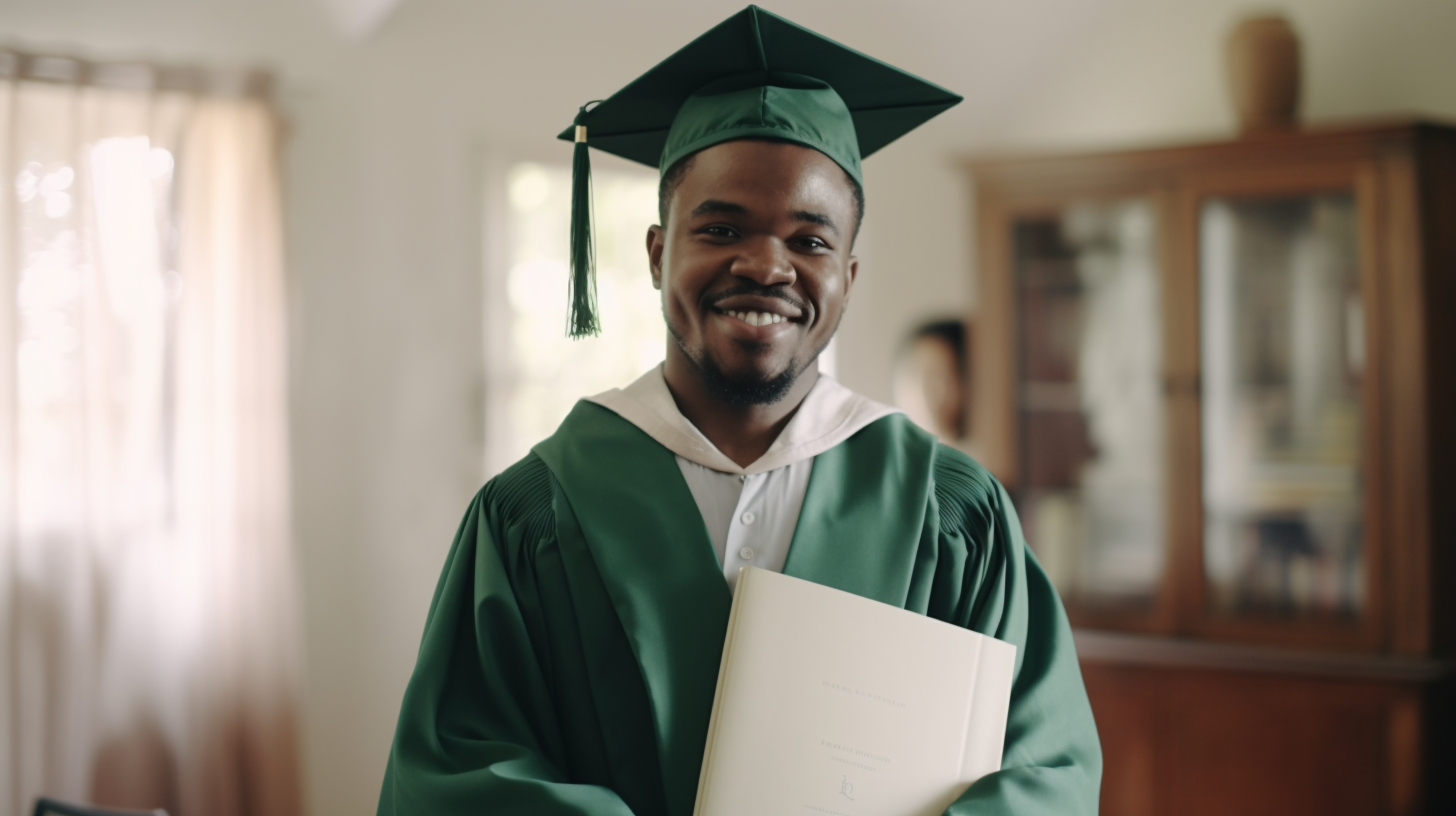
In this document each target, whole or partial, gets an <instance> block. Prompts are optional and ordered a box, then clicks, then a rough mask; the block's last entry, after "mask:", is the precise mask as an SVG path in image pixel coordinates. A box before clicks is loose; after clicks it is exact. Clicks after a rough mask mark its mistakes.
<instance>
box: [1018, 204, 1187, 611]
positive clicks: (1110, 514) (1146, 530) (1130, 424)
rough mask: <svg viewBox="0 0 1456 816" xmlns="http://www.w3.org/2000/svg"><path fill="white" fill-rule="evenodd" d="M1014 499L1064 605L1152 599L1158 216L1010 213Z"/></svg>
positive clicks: (1157, 518)
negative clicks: (1013, 315) (1014, 361)
mask: <svg viewBox="0 0 1456 816" xmlns="http://www.w3.org/2000/svg"><path fill="white" fill-rule="evenodd" d="M1011 229H1012V236H1011V237H1012V247H1011V249H1012V259H1011V260H1012V270H1013V276H1014V293H1015V294H1014V298H1015V302H1014V307H1015V310H1016V315H1017V319H1016V324H1017V329H1016V337H1015V339H1016V352H1017V358H1018V359H1017V369H1016V389H1017V404H1016V417H1017V420H1016V427H1017V434H1016V435H1017V451H1016V457H1017V459H1018V460H1019V461H1018V466H1017V473H1018V478H1017V483H1016V485H1015V491H1014V492H1015V498H1016V501H1017V504H1018V506H1019V510H1020V514H1021V518H1022V522H1023V524H1024V526H1025V528H1026V531H1027V537H1028V540H1029V541H1030V543H1031V545H1032V547H1033V549H1034V550H1035V552H1036V554H1037V557H1038V559H1039V560H1040V561H1041V563H1042V565H1043V567H1044V568H1045V569H1046V571H1047V573H1048V575H1049V576H1050V577H1051V579H1052V581H1053V583H1054V584H1055V585H1056V586H1057V589H1058V591H1059V592H1060V593H1061V594H1062V596H1063V597H1064V598H1065V599H1067V601H1068V603H1069V604H1070V605H1072V606H1073V607H1074V608H1075V607H1081V608H1083V609H1086V608H1092V607H1130V606H1131V607H1150V606H1151V605H1152V604H1153V603H1154V602H1155V601H1156V597H1157V593H1158V589H1159V587H1160V585H1161V583H1162V578H1163V570H1164V564H1165V551H1166V548H1165V543H1164V542H1165V539H1166V536H1165V513H1166V505H1167V502H1166V500H1165V489H1166V488H1165V480H1164V467H1165V466H1164V459H1165V456H1164V436H1165V434H1164V398H1163V391H1162V387H1161V380H1160V370H1161V365H1162V347H1163V344H1162V309H1161V288H1160V285H1159V280H1160V274H1159V264H1158V258H1159V253H1158V223H1157V210H1156V208H1155V206H1154V204H1153V202H1152V201H1151V200H1148V199H1129V200H1123V201H1110V202H1099V203H1087V204H1079V205H1074V206H1069V207H1066V208H1063V209H1061V210H1060V211H1058V212H1053V213H1050V214H1044V215H1035V216H1031V215H1021V216H1017V217H1015V218H1013V220H1012V223H1011Z"/></svg>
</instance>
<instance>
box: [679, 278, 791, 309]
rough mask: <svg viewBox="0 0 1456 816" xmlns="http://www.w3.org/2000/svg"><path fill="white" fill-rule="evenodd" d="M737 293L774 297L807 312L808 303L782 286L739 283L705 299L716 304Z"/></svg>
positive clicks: (710, 303)
mask: <svg viewBox="0 0 1456 816" xmlns="http://www.w3.org/2000/svg"><path fill="white" fill-rule="evenodd" d="M739 295H754V296H757V297H766V298H775V299H777V300H782V301H783V302H785V303H787V304H789V305H791V306H793V307H794V308H796V309H798V310H800V311H802V312H808V310H809V304H808V303H805V302H804V301H803V300H800V299H799V298H797V297H795V296H794V295H793V293H791V292H789V290H788V289H786V288H785V287H783V286H761V285H759V284H757V283H740V284H738V285H737V286H734V287H733V288H731V289H724V290H723V291H721V292H716V293H714V294H711V295H709V296H708V297H707V298H705V300H706V301H707V304H708V305H709V306H717V305H718V304H719V303H721V302H722V301H725V300H727V299H728V298H731V297H738V296H739Z"/></svg>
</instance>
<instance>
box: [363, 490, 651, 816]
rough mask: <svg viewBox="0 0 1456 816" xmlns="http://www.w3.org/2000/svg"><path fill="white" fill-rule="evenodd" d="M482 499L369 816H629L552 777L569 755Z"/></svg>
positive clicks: (448, 572)
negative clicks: (483, 814) (374, 809)
mask: <svg viewBox="0 0 1456 816" xmlns="http://www.w3.org/2000/svg"><path fill="white" fill-rule="evenodd" d="M488 491H489V488H488V487H487V489H486V490H483V491H482V492H481V495H479V496H477V497H476V499H475V501H474V502H473V503H472V505H471V507H470V510H469V511H468V512H467V513H466V516H465V519H464V521H463V522H462V523H461V525H460V530H459V532H457V533H456V536H455V542H454V544H453V545H452V546H451V548H450V555H449V558H448V559H447V560H446V563H445V569H444V572H443V574H442V575H441V577H440V583H439V585H438V586H437V588H436V590H435V597H434V600H433V601H432V602H431V605H430V613H429V617H428V620H427V622H426V624H425V633H424V637H423V639H422V641H421V644H420V652H419V657H418V661H417V663H416V665H415V671H414V675H413V676H412V677H411V678H410V682H409V686H408V688H407V689H406V691H405V696H404V702H403V704H402V705H401V708H400V714H399V724H398V726H397V727H396V731H395V737H394V744H393V746H392V747H391V749H390V754H389V764H388V766H387V768H386V770H385V776H384V786H383V790H382V791H381V793H380V797H379V810H378V814H379V816H396V815H397V816H417V814H431V816H451V814H467V813H470V814H474V813H481V812H490V813H492V814H502V816H507V815H508V814H532V815H533V816H555V815H558V814H559V815H560V816H568V815H570V814H592V815H593V816H631V813H632V812H631V810H630V809H629V808H628V807H627V805H626V804H625V803H624V802H623V801H622V799H621V797H619V796H618V795H617V794H616V793H615V792H613V791H611V790H609V789H608V788H605V787H602V786H599V785H583V784H572V783H570V782H568V781H567V780H566V777H565V775H564V774H563V772H562V770H561V769H562V766H563V764H564V762H565V757H566V755H567V754H566V750H567V749H566V746H565V745H564V744H563V739H562V736H561V729H560V727H559V723H558V721H557V715H556V707H555V706H554V704H553V701H552V699H551V697H550V694H549V691H548V689H549V685H548V682H547V678H546V673H545V672H544V671H543V669H542V667H541V665H540V663H539V661H538V659H537V656H536V650H535V649H534V648H533V646H532V642H531V637H530V633H529V628H528V626H527V623H526V619H525V617H524V616H523V614H522V607H523V605H525V604H524V603H523V601H524V599H523V598H521V597H518V593H517V591H516V590H515V589H514V588H513V586H512V582H511V580H510V575H511V573H510V572H509V571H508V568H507V564H506V560H505V559H504V558H503V557H502V549H501V547H500V546H498V545H499V544H500V543H501V542H498V541H496V540H495V539H496V538H497V537H498V536H499V535H501V533H499V532H493V530H492V528H493V527H494V525H492V524H491V523H490V519H489V515H490V513H491V508H490V503H489V501H488V498H487V494H488ZM521 591H522V592H530V591H531V589H530V588H529V587H526V586H523V587H522V588H521Z"/></svg>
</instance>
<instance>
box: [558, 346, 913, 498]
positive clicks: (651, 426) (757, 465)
mask: <svg viewBox="0 0 1456 816" xmlns="http://www.w3.org/2000/svg"><path fill="white" fill-rule="evenodd" d="M587 399H588V400H590V401H591V402H595V403H596V404H598V405H600V406H602V407H604V408H607V409H610V410H611V411H613V412H614V413H616V414H617V415H618V416H620V417H622V418H623V419H625V420H627V421H628V422H630V423H632V424H633V425H636V426H637V427H638V428H641V429H642V432H643V433H645V434H647V435H648V436H650V437H652V438H653V439H655V440H656V441H657V443H658V444H660V445H662V446H663V447H664V448H667V449H668V450H670V451H672V452H673V453H675V454H677V455H678V456H681V457H682V458H684V459H687V460H688V461H689V462H696V463H698V464H700V465H702V466H703V467H707V468H712V469H713V470H718V471H722V472H724V473H732V474H735V475H746V474H753V473H764V472H766V471H770V470H776V469H778V468H781V467H783V466H785V465H791V464H793V463H794V462H798V461H800V460H803V459H808V458H810V457H813V456H818V455H819V454H821V453H823V452H824V451H827V450H829V449H830V448H832V447H834V446H835V445H838V444H839V443H840V442H843V441H844V440H846V439H848V438H849V437H851V436H853V435H854V434H855V433H857V432H858V431H859V430H860V429H861V428H863V427H864V426H866V425H868V424H870V423H871V422H874V421H875V420H877V419H880V418H881V417H885V416H888V415H890V414H896V413H900V411H899V409H896V408H891V407H890V406H888V405H882V404H881V403H878V402H875V401H874V400H872V399H870V398H869V397H866V396H863V395H861V394H856V393H855V392H853V391H851V390H849V389H848V388H845V387H844V386H842V385H840V384H839V383H837V382H835V381H834V380H833V379H832V378H830V377H828V376H825V375H823V374H820V375H819V380H818V381H817V382H815V383H814V387H813V388H811V389H810V390H809V394H808V395H807V396H805V397H804V401H803V402H802V403H801V404H800V405H799V410H798V412H797V413H795V414H794V418H793V419H790V420H789V424H788V425H786V426H784V429H783V431H782V432H780V433H779V437H778V439H775V440H774V443H773V444H772V445H770V446H769V448H768V450H767V451H765V452H764V454H763V456H760V457H759V458H758V460H757V461H755V462H754V463H753V464H751V465H749V466H748V467H739V466H738V464H737V463H736V462H734V461H733V460H732V459H729V458H728V456H727V455H725V454H724V453H723V452H722V451H720V450H718V448H717V447H715V446H714V445H713V443H712V442H710V441H708V437H706V436H703V432H702V431H700V430H698V429H697V427H696V426H694V425H693V423H692V422H690V421H688V418H687V417H685V416H683V415H682V412H681V411H679V410H678V409H677V403H676V402H675V401H674V400H673V398H672V393H671V392H669V391H668V390H667V380H665V379H664V378H663V375H662V365H661V364H659V365H658V366H657V367H656V368H653V369H652V370H651V371H649V372H647V373H646V374H643V375H642V376H641V377H638V378H637V381H636V382H634V383H632V384H631V385H629V386H627V387H626V388H613V389H612V390H610V391H606V392H603V393H601V394H597V395H596V396H594V397H588V398H587Z"/></svg>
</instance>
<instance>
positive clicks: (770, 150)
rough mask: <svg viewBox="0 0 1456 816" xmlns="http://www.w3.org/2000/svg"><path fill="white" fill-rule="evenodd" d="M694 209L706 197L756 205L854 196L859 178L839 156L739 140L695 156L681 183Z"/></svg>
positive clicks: (778, 144) (828, 199)
mask: <svg viewBox="0 0 1456 816" xmlns="http://www.w3.org/2000/svg"><path fill="white" fill-rule="evenodd" d="M674 186H676V187H677V188H678V191H679V192H682V193H684V195H683V196H682V198H683V199H684V202H683V203H685V204H687V205H688V206H689V207H692V208H693V210H694V211H696V210H697V209H698V208H700V207H701V206H702V205H703V203H704V202H705V201H708V200H710V199H711V200H718V201H722V202H728V203H734V204H740V205H743V206H751V205H752V203H754V202H757V203H759V204H760V206H761V204H762V202H763V201H769V200H778V201H783V202H786V203H787V202H790V201H795V200H798V201H821V200H822V201H824V202H825V203H828V202H829V201H834V200H838V199H841V198H846V197H848V198H846V201H848V200H852V198H853V195H854V181H853V180H852V179H851V178H850V177H849V174H848V173H845V172H844V170H843V168H841V167H840V166H839V165H838V164H837V163H835V162H834V160H833V159H830V158H829V157H828V156H825V155H824V154H822V153H820V152H818V151H816V150H814V149H812V148H807V147H803V146H800V145H795V144H789V143H786V142H764V141H761V140H737V141H731V142H724V143H722V144H717V145H714V146H712V147H710V148H707V149H706V150H703V151H701V152H700V153H698V154H696V155H694V156H693V157H692V158H691V159H690V161H689V163H688V164H687V165H686V166H685V167H684V168H683V171H682V177H681V179H680V180H679V181H678V184H677V185H674ZM745 199H751V200H745Z"/></svg>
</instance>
